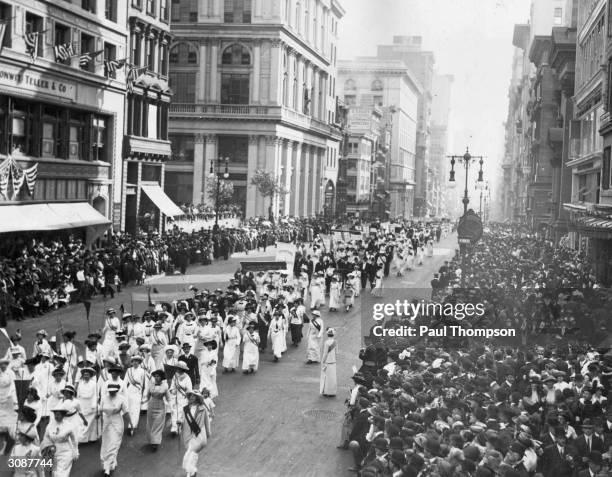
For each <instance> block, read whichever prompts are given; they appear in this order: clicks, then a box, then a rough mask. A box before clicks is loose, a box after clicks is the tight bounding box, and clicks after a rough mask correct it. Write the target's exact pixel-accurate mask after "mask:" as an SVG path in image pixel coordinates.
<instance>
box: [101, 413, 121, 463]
mask: <svg viewBox="0 0 612 477" xmlns="http://www.w3.org/2000/svg"><path fill="white" fill-rule="evenodd" d="M122 440H123V416H122V415H121V414H120V413H119V414H104V428H103V430H102V446H101V447H100V460H101V461H102V468H103V469H104V471H105V472H110V471H111V470H114V469H115V467H117V455H118V454H119V448H120V447H121V441H122Z"/></svg>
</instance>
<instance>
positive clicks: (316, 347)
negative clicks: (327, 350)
mask: <svg viewBox="0 0 612 477" xmlns="http://www.w3.org/2000/svg"><path fill="white" fill-rule="evenodd" d="M306 359H308V360H309V361H314V362H315V363H318V362H319V361H321V338H318V337H317V335H316V334H314V333H311V334H309V335H308V348H307V350H306Z"/></svg>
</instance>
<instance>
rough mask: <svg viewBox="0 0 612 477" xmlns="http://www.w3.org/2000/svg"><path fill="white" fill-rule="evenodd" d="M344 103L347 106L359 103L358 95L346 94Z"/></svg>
mask: <svg viewBox="0 0 612 477" xmlns="http://www.w3.org/2000/svg"><path fill="white" fill-rule="evenodd" d="M344 104H346V105H347V106H356V105H357V96H355V95H354V94H345V95H344Z"/></svg>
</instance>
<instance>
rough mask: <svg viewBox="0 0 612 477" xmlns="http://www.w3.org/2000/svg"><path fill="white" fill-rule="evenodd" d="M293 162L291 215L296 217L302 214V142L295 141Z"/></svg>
mask: <svg viewBox="0 0 612 477" xmlns="http://www.w3.org/2000/svg"><path fill="white" fill-rule="evenodd" d="M291 164H292V166H293V175H292V176H291V194H290V197H291V200H290V201H289V202H290V207H291V211H290V215H293V216H294V217H299V216H300V194H301V189H302V188H303V182H302V143H301V142H294V143H293V147H292V157H291Z"/></svg>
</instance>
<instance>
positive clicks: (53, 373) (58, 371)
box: [51, 367, 66, 376]
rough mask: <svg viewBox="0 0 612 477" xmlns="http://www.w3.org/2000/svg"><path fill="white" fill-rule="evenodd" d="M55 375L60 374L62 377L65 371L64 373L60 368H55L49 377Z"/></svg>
mask: <svg viewBox="0 0 612 477" xmlns="http://www.w3.org/2000/svg"><path fill="white" fill-rule="evenodd" d="M56 374H61V375H62V376H64V375H65V374H66V371H64V368H62V367H57V368H55V369H54V370H53V371H51V376H55V375H56Z"/></svg>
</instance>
